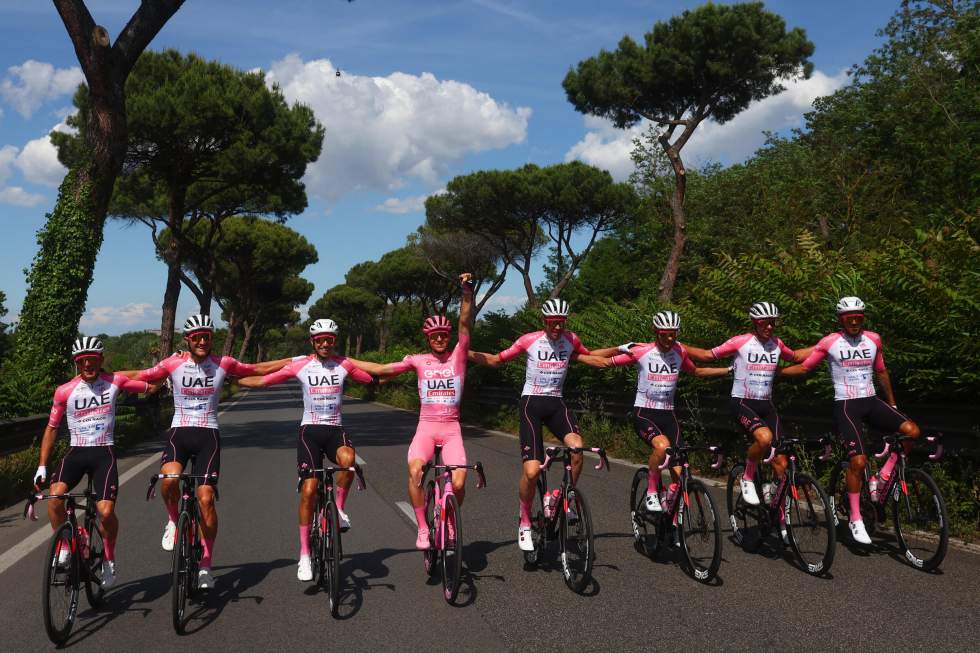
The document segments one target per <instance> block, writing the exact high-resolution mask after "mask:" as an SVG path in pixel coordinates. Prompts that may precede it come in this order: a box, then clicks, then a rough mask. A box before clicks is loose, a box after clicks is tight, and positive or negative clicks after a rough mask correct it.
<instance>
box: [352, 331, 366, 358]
mask: <svg viewBox="0 0 980 653" xmlns="http://www.w3.org/2000/svg"><path fill="white" fill-rule="evenodd" d="M363 344H364V334H363V333H358V334H357V344H356V345H354V358H360V356H361V345H363Z"/></svg>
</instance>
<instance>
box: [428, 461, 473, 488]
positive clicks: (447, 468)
mask: <svg viewBox="0 0 980 653" xmlns="http://www.w3.org/2000/svg"><path fill="white" fill-rule="evenodd" d="M430 469H435V470H439V469H441V470H444V471H446V472H452V471H453V470H456V469H472V470H473V471H475V472H476V474H477V479H476V487H477V488H478V489H482V488H485V487H486V486H487V477H486V474H484V473H483V463H482V462H477V463H476V464H475V465H444V464H441V463H440V464H438V465H434V464H432V461H431V460H430V461H429V462H427V463H425V466H424V467H423V468H422V474H421V475H420V476H419V483H418V486H417V487H422V483H423V482H425V475H426V474H428V473H429V470H430Z"/></svg>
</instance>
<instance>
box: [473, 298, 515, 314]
mask: <svg viewBox="0 0 980 653" xmlns="http://www.w3.org/2000/svg"><path fill="white" fill-rule="evenodd" d="M479 299H480V300H482V299H483V297H482V296H481V297H480V298H479ZM526 303H527V295H500V294H496V295H494V296H493V297H491V298H490V300H489V301H488V302H487V303H486V305H485V306H484V307H483V311H482V312H483V313H489V312H490V311H504V312H505V313H515V312H517V311H518V310H520V309H521V307H523V306H524V304H526Z"/></svg>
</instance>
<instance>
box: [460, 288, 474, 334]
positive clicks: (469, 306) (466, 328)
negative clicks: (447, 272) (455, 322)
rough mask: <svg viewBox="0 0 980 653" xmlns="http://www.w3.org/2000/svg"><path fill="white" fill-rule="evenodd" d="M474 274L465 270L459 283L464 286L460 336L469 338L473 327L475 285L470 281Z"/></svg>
mask: <svg viewBox="0 0 980 653" xmlns="http://www.w3.org/2000/svg"><path fill="white" fill-rule="evenodd" d="M472 279H473V275H472V274H470V273H469V272H464V273H463V274H461V275H459V283H460V285H461V286H462V287H463V301H462V302H461V303H460V305H459V337H460V338H469V337H470V331H471V329H472V328H473V287H472V286H471V285H470V284H469V283H468V282H469V281H470V280H472Z"/></svg>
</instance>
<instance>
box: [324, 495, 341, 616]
mask: <svg viewBox="0 0 980 653" xmlns="http://www.w3.org/2000/svg"><path fill="white" fill-rule="evenodd" d="M324 513H325V514H326V517H327V528H326V530H325V531H324V532H323V539H324V542H325V543H326V545H325V546H324V548H323V550H324V557H323V568H324V572H323V573H324V576H326V583H325V586H326V588H327V595H328V597H329V599H330V614H332V615H333V616H335V617H336V616H337V611H338V610H339V609H340V520H339V519H338V518H337V506H336V504H334V503H333V502H332V501H328V502H327V509H326V510H325V511H324Z"/></svg>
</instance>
